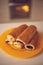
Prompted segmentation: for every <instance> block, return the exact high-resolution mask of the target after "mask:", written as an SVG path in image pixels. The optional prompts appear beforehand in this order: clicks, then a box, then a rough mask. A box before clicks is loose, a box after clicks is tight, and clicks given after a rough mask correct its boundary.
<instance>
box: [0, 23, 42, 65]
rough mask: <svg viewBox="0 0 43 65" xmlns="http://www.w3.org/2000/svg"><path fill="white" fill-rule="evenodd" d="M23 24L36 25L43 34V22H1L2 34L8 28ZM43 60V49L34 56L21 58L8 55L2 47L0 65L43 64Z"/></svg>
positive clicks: (0, 31) (0, 30)
mask: <svg viewBox="0 0 43 65" xmlns="http://www.w3.org/2000/svg"><path fill="white" fill-rule="evenodd" d="M21 24H27V25H36V26H37V29H38V31H39V32H40V34H41V35H42V36H43V30H42V28H43V22H18V23H17V22H15V23H3V24H0V34H1V33H3V32H4V31H5V30H7V29H10V28H14V27H17V26H19V25H21ZM42 60H43V51H42V52H41V53H40V54H38V55H37V56H35V57H33V58H28V59H19V58H15V57H12V56H10V55H8V54H7V53H5V52H4V51H3V50H2V49H1V48H0V65H43V61H42Z"/></svg>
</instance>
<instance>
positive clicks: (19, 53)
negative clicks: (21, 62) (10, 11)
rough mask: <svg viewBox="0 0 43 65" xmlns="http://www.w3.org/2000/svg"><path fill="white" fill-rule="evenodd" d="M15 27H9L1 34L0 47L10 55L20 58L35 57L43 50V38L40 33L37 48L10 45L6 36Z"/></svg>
mask: <svg viewBox="0 0 43 65" xmlns="http://www.w3.org/2000/svg"><path fill="white" fill-rule="evenodd" d="M12 30H13V29H9V30H7V31H5V32H4V33H2V34H1V36H0V47H1V48H2V49H3V50H4V51H5V52H6V53H8V54H9V55H12V56H15V57H18V58H29V57H33V56H35V55H37V54H38V53H40V52H41V50H42V46H43V39H42V37H41V36H40V34H39V41H38V43H39V45H38V47H37V49H35V50H32V51H29V50H25V49H20V50H17V49H15V48H14V47H13V46H12V45H11V46H9V45H8V44H7V43H5V39H6V36H7V35H8V34H9V33H10V32H11V31H12Z"/></svg>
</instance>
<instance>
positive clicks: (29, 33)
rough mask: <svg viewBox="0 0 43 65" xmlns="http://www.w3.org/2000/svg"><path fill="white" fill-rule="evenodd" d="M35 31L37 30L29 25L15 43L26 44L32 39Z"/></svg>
mask: <svg viewBox="0 0 43 65" xmlns="http://www.w3.org/2000/svg"><path fill="white" fill-rule="evenodd" d="M36 30H37V28H36V27H35V26H34V25H30V26H29V27H27V28H26V29H25V30H24V31H23V32H22V33H21V34H20V35H19V36H18V37H17V39H16V41H19V42H22V43H23V44H28V43H29V42H30V40H31V39H32V38H33V37H34V35H35V33H36Z"/></svg>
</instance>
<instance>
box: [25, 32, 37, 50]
mask: <svg viewBox="0 0 43 65" xmlns="http://www.w3.org/2000/svg"><path fill="white" fill-rule="evenodd" d="M37 46H38V33H36V34H35V36H34V38H32V40H31V41H30V43H28V44H26V45H25V49H28V50H34V49H36V47H37Z"/></svg>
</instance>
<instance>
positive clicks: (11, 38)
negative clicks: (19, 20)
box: [6, 24, 28, 42]
mask: <svg viewBox="0 0 43 65" xmlns="http://www.w3.org/2000/svg"><path fill="white" fill-rule="evenodd" d="M27 27H28V26H27V25H26V24H23V25H20V26H19V27H18V28H16V29H14V30H13V31H12V32H10V33H9V34H8V35H7V39H6V42H7V41H9V42H10V41H12V42H13V41H15V40H16V37H17V36H18V35H19V34H21V33H22V32H23V31H24V30H25V29H26V28H27Z"/></svg>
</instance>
